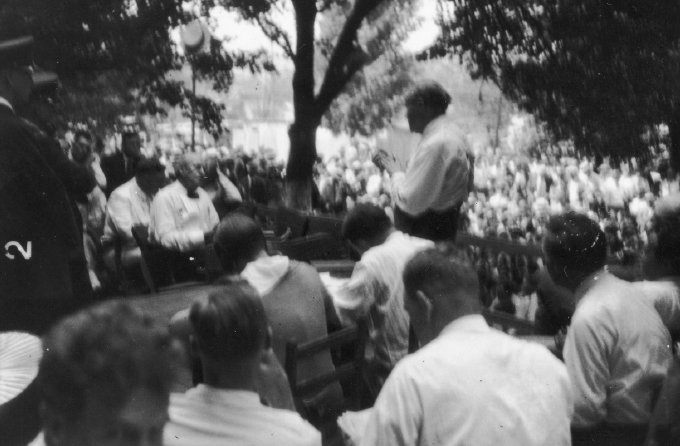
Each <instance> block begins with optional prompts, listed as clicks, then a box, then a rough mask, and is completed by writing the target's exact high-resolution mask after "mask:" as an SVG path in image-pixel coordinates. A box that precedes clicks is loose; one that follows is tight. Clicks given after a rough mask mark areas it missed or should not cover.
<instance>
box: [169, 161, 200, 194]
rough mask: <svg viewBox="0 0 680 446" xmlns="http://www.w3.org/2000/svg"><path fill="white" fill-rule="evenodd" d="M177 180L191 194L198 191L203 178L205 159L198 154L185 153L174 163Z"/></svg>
mask: <svg viewBox="0 0 680 446" xmlns="http://www.w3.org/2000/svg"><path fill="white" fill-rule="evenodd" d="M174 166H175V172H176V173H177V179H178V180H179V182H180V183H182V185H183V186H184V187H185V188H186V190H187V191H188V192H189V193H192V192H194V191H196V189H198V186H199V185H200V184H201V179H202V178H203V175H204V174H205V173H204V170H203V159H202V157H201V155H199V154H197V153H184V154H182V155H180V156H179V157H178V158H177V159H176V160H175V163H174Z"/></svg>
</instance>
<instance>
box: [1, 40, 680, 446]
mask: <svg viewBox="0 0 680 446" xmlns="http://www.w3.org/2000/svg"><path fill="white" fill-rule="evenodd" d="M2 32H3V29H2V28H0V33H2ZM0 38H4V36H3V35H2V34H0ZM31 48H32V38H31V37H30V36H13V37H12V38H11V39H9V40H0V242H1V243H0V245H2V246H4V248H5V253H4V254H5V255H4V256H1V257H0V260H1V262H0V268H1V269H0V336H1V335H2V332H5V331H9V330H22V331H30V332H33V333H36V334H39V335H44V337H43V340H42V342H43V347H44V348H43V355H42V358H41V360H40V363H39V367H38V372H37V377H36V378H35V380H34V381H33V382H32V383H31V384H30V385H28V387H26V388H25V389H23V390H22V391H21V393H19V394H18V395H17V396H16V397H14V398H12V399H11V400H9V401H7V402H4V404H0V441H2V442H3V444H7V445H9V446H13V445H26V444H29V443H30V444H31V445H35V446H40V445H46V446H67V445H102V444H104V445H106V444H111V445H141V444H151V445H161V444H168V445H177V446H181V445H213V444H215V445H217V444H255V445H271V444H285V445H309V446H311V445H321V444H322V442H326V443H327V444H329V443H330V442H331V441H333V440H335V441H337V440H339V438H338V437H337V436H335V437H333V434H336V433H337V431H334V430H333V429H330V430H327V427H328V426H327V425H326V424H324V423H322V422H321V420H327V419H328V417H331V419H332V420H334V419H335V418H337V416H338V415H339V414H340V412H341V411H342V410H343V408H344V403H345V394H346V393H348V389H347V387H346V384H345V383H343V382H340V383H338V382H326V381H316V380H315V377H317V376H318V375H320V374H324V373H333V372H334V371H335V370H337V369H336V368H337V367H339V365H338V361H339V359H342V356H343V354H345V355H346V353H343V351H342V350H338V351H328V350H321V349H312V350H313V351H312V353H311V356H310V357H308V358H306V359H304V360H300V361H298V362H295V363H294V366H293V368H291V369H289V370H290V371H291V372H292V373H294V375H293V376H294V378H292V376H287V375H286V372H285V371H284V370H283V368H282V364H286V363H288V362H290V359H291V358H288V357H287V355H288V354H289V348H288V345H290V344H291V343H293V344H304V343H311V344H312V345H318V344H316V343H314V342H312V341H316V340H319V339H323V338H327V337H329V335H332V333H334V332H338V331H339V330H342V329H343V327H355V329H356V330H359V327H364V325H365V326H366V327H367V333H366V335H367V340H366V345H365V346H364V347H365V348H364V351H361V350H359V353H360V354H359V355H357V354H356V352H354V354H353V355H352V359H354V360H355V361H357V362H358V363H359V364H360V367H359V368H358V370H360V371H361V372H362V377H361V379H360V380H359V383H360V384H362V385H361V389H362V392H363V394H362V395H361V397H362V398H361V399H360V401H358V403H360V405H361V406H362V408H364V409H365V411H363V412H360V415H357V417H359V418H362V419H363V422H361V423H358V424H355V429H349V428H348V427H347V426H345V427H346V428H347V430H344V433H345V434H346V435H347V436H348V437H349V439H348V441H351V442H353V443H355V444H359V445H366V446H372V445H394V444H399V445H419V444H423V445H435V444H454V445H458V444H461V445H462V444H475V445H476V444H479V445H486V444H507V445H536V446H539V445H569V444H572V443H573V444H578V445H580V444H598V445H610V444H611V445H613V444H617V445H624V446H625V445H631V446H632V445H642V444H655V445H656V444H664V445H665V444H677V442H678V441H680V435H679V432H680V419H678V416H679V414H680V398H678V395H680V393H679V392H678V388H677V387H678V384H677V383H678V376H680V362H679V361H678V357H677V356H676V347H677V345H676V339H675V338H674V337H673V336H674V335H675V334H677V333H678V331H679V330H680V283H679V281H678V277H679V276H680V236H679V235H678V231H677V227H678V222H679V221H680V193H678V190H677V189H678V187H677V181H676V180H675V179H674V177H673V175H671V172H670V171H669V169H666V168H665V167H663V165H662V159H663V157H659V156H655V157H650V158H651V159H652V160H654V161H652V163H649V162H647V164H645V165H641V164H640V162H639V161H638V162H634V161H633V160H625V162H620V163H618V162H617V163H614V162H613V161H611V160H608V161H604V160H597V161H596V159H595V158H588V157H577V156H575V155H574V153H573V152H570V151H569V150H566V151H565V150H562V149H561V148H558V149H556V148H551V149H549V150H547V151H546V152H545V153H540V154H538V155H536V156H533V157H528V158H527V159H526V160H524V161H519V160H517V159H515V158H512V159H511V158H509V157H504V156H503V155H498V154H496V153H494V152H493V151H488V152H487V153H482V154H476V156H474V155H475V154H472V153H470V151H469V149H468V146H467V144H466V142H465V138H464V137H463V135H462V132H461V131H460V129H459V128H457V127H456V126H455V125H453V124H452V123H451V122H450V121H449V120H448V119H447V116H446V110H447V108H448V106H449V104H450V102H451V97H450V95H449V94H448V93H447V92H446V91H445V90H444V88H443V87H442V86H441V85H439V84H437V83H435V82H431V81H426V82H422V83H418V84H416V85H414V87H413V89H412V90H411V92H410V93H409V95H408V96H407V98H406V109H407V118H408V121H409V126H410V128H411V130H412V131H413V132H415V133H419V134H421V135H422V137H421V139H420V142H419V143H418V145H417V147H416V148H414V151H413V154H412V156H411V158H410V160H409V162H408V163H407V165H400V164H398V163H397V162H396V159H395V158H394V157H391V156H390V154H389V153H386V152H378V153H377V154H369V153H370V151H367V150H364V149H362V150H361V151H359V150H357V154H356V155H355V156H354V157H350V159H349V160H348V159H344V160H341V159H340V157H338V158H336V159H332V160H330V161H329V162H327V163H319V164H318V165H317V170H316V178H315V179H316V180H317V181H316V182H315V187H314V188H313V194H312V196H313V200H312V201H313V207H314V208H315V209H316V210H318V211H320V212H326V213H332V214H334V215H336V216H338V217H339V218H341V219H342V225H341V226H342V227H341V238H342V240H343V241H344V242H345V243H346V245H347V247H348V249H350V250H351V251H352V253H353V255H354V256H355V258H356V259H357V261H356V263H355V264H354V266H353V270H352V273H351V276H350V277H349V278H348V279H347V280H344V281H341V283H340V284H339V285H338V286H337V287H335V288H331V287H330V286H327V284H328V283H330V282H328V280H329V279H326V281H324V279H323V278H322V276H321V275H320V274H319V273H318V271H317V270H316V269H315V268H314V267H313V266H312V265H310V264H308V263H304V262H299V261H296V260H295V259H292V258H289V257H287V256H285V255H283V254H280V253H273V252H270V251H269V250H268V249H267V240H266V237H265V233H264V230H263V228H262V227H261V225H260V224H259V223H258V222H257V221H256V219H255V218H253V216H252V213H249V212H248V208H249V207H251V206H253V204H260V205H265V206H275V205H277V204H280V203H281V200H282V194H283V181H284V172H283V171H282V170H281V169H280V167H279V166H277V164H276V163H275V162H273V160H271V159H269V158H267V157H261V158H253V157H249V156H246V155H245V154H243V153H238V152H233V153H228V152H226V153H225V152H224V151H220V150H215V149H207V150H202V151H195V150H191V151H186V152H182V153H178V154H175V155H173V156H172V157H170V158H168V157H167V154H164V153H160V154H159V153H155V152H154V151H150V150H148V148H143V147H142V144H141V140H140V137H139V134H138V133H137V132H136V131H128V132H124V133H123V135H122V138H121V147H120V150H118V151H115V152H114V153H110V154H104V153H101V152H100V148H101V147H99V144H97V141H98V138H96V137H95V136H94V135H91V134H90V133H89V132H87V131H83V130H79V131H77V132H75V133H74V135H73V141H72V143H71V145H70V146H69V147H68V150H67V151H65V150H63V148H62V147H61V145H60V144H58V142H57V141H55V140H53V139H52V138H50V137H48V136H47V135H46V134H45V133H43V132H42V131H40V130H39V129H38V128H36V127H35V126H34V125H33V124H31V123H30V122H27V121H25V120H24V119H22V118H21V117H20V114H19V113H20V109H21V106H22V105H24V104H25V103H27V102H28V101H29V99H30V93H31V89H32V88H33V86H34V80H33V71H32V58H31V57H30V52H31ZM149 152H152V153H149ZM369 157H370V158H371V159H370V160H369V159H368V158H369ZM461 228H462V229H464V230H466V231H467V232H468V233H469V234H472V235H473V236H474V235H476V236H480V237H483V238H484V239H485V240H496V241H504V240H511V241H515V242H517V246H525V247H526V246H529V245H530V244H531V245H532V246H534V247H536V248H537V249H540V252H538V253H537V256H536V257H541V259H537V258H534V257H532V256H530V255H526V254H517V253H513V252H506V253H503V252H502V253H500V254H496V253H495V251H494V250H489V249H487V248H480V247H478V246H475V245H474V244H471V245H470V246H469V247H468V248H467V249H465V248H461V247H459V246H456V245H455V244H454V243H453V242H454V241H455V240H456V237H457V236H458V235H459V234H458V231H459V230H460V229H461ZM523 252H524V251H523ZM142 255H144V256H145V258H148V259H149V260H151V259H154V260H155V261H154V262H150V263H152V264H153V265H156V266H157V267H160V268H159V269H160V271H156V272H159V273H165V274H169V275H172V276H173V278H172V279H173V280H176V279H177V278H178V277H179V276H181V278H180V279H192V278H196V277H199V276H201V275H203V276H205V273H206V272H205V269H206V268H207V265H208V263H209V257H210V256H211V255H212V256H214V261H215V262H217V264H218V265H216V266H217V267H218V269H219V275H220V276H219V278H218V279H217V280H216V281H214V282H213V283H212V284H210V285H204V286H205V288H203V287H201V289H200V292H197V294H196V295H192V296H193V297H192V298H191V299H190V300H191V301H188V302H186V308H184V309H182V310H181V311H179V312H178V313H176V314H175V315H174V316H173V317H172V319H171V320H159V317H158V315H150V314H146V313H145V312H144V311H142V310H140V308H139V307H138V305H139V302H138V301H137V304H136V303H135V301H126V299H124V298H116V299H111V301H109V302H104V303H98V304H94V301H93V299H92V289H97V288H98V287H100V286H101V282H100V279H101V278H103V277H104V276H107V275H108V276H110V277H112V278H113V279H112V282H113V283H114V284H120V283H122V281H123V280H125V281H127V280H130V281H132V282H134V281H135V279H137V280H138V281H139V279H140V277H139V275H142V276H143V275H144V274H146V273H148V271H145V269H144V268H142V267H141V259H142ZM145 263H146V262H145ZM615 265H618V266H634V267H635V268H637V269H635V268H633V269H634V274H632V276H635V277H632V276H631V275H629V276H626V272H625V271H620V270H615V268H614V266H615ZM148 266H149V265H147V267H148ZM136 275H137V276H136ZM622 276H626V277H624V278H625V279H627V280H624V278H622ZM633 278H634V279H635V280H631V279H633ZM638 279H645V280H638ZM177 292H178V295H179V296H180V297H186V296H185V294H183V293H185V292H186V290H184V291H182V290H181V289H180V290H179V291H177ZM534 294H535V295H536V297H535V300H536V302H535V304H534V307H536V308H535V310H531V307H532V304H531V297H530V296H531V295H534ZM187 296H188V294H187ZM523 298H527V299H524V300H525V301H526V300H528V303H527V302H523ZM486 307H490V308H491V309H492V310H501V311H506V312H510V313H513V314H518V312H522V313H523V314H524V317H526V318H529V319H536V321H537V323H536V329H537V330H538V329H539V325H540V324H544V325H552V326H553V327H556V328H557V330H560V329H566V334H564V333H561V334H560V336H558V339H559V340H560V342H555V343H554V345H552V346H551V348H546V347H545V346H544V345H540V344H539V343H538V342H535V340H531V339H519V338H518V337H517V336H512V334H511V333H504V332H502V331H500V330H495V329H492V328H491V327H490V326H489V323H488V322H487V319H486V317H485V315H487V314H489V313H488V308H486ZM541 312H542V313H541ZM538 315H541V319H540V320H539V317H538ZM557 330H556V331H557ZM357 337H359V336H358V335H357ZM359 344H360V345H362V346H363V343H359ZM13 347H18V348H21V345H18V346H17V345H9V346H5V345H3V348H7V349H8V350H11V349H12V348H13ZM10 354H11V352H10ZM189 369H190V370H192V372H193V387H191V388H189V389H182V390H181V391H175V390H177V389H175V388H174V384H176V382H177V377H176V373H177V372H179V371H182V370H184V371H186V370H189ZM353 370H354V369H353ZM289 379H296V380H297V381H294V382H291V381H290V380H289ZM299 381H306V382H307V383H310V382H311V383H315V385H316V386H315V387H313V388H312V390H311V391H310V393H309V394H305V395H301V394H298V393H297V392H294V391H293V389H296V388H297V387H298V386H297V384H298V382H299ZM354 384H357V382H355V383H354ZM364 384H365V385H364ZM343 385H345V387H344V388H343ZM364 387H365V388H364ZM355 402H356V401H355ZM312 421H315V423H312ZM356 426H361V428H358V427H356ZM322 431H323V432H322Z"/></svg>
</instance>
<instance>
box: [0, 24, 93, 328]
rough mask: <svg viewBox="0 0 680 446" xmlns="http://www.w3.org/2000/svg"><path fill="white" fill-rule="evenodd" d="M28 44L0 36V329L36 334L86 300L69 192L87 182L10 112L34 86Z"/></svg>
mask: <svg viewBox="0 0 680 446" xmlns="http://www.w3.org/2000/svg"><path fill="white" fill-rule="evenodd" d="M3 34H5V33H3ZM3 37H5V39H3ZM32 46H33V38H32V37H31V36H21V35H18V36H17V35H14V36H7V35H4V36H2V35H0V331H5V330H25V331H32V332H36V333H40V332H42V331H44V330H45V329H46V328H47V327H48V326H49V325H50V323H51V322H53V321H54V320H55V319H56V318H57V317H59V316H60V315H62V314H64V313H66V312H68V311H70V310H71V309H73V308H76V307H78V306H80V305H83V304H84V303H85V302H86V301H87V300H88V299H89V297H90V293H91V288H90V287H89V282H85V281H84V280H83V279H87V272H86V270H85V269H84V268H85V260H84V256H83V248H82V236H81V234H80V230H79V227H78V225H77V223H76V220H75V215H74V213H73V208H72V206H71V201H70V199H69V190H72V191H73V192H76V191H83V192H85V193H86V192H87V190H86V189H87V188H88V187H89V189H91V185H93V183H92V179H91V178H90V179H89V180H88V179H87V178H86V177H85V176H84V175H85V174H83V176H80V171H76V170H74V169H71V168H70V167H69V166H70V165H69V164H68V159H66V156H65V155H64V154H63V152H57V151H56V148H55V147H54V146H53V145H51V141H50V140H49V138H48V137H47V136H46V135H44V134H43V133H41V132H40V131H39V130H38V129H37V128H36V127H35V126H33V125H32V124H30V123H28V122H27V121H25V120H23V119H21V118H20V117H19V116H17V114H16V108H20V107H22V106H24V105H26V104H27V103H28V100H29V96H30V93H31V90H32V88H33V84H34V83H33V70H32V51H31V50H32ZM64 180H68V181H69V182H71V183H73V184H65V183H64ZM80 181H82V182H83V183H82V184H81V183H79V182H80ZM81 270H82V271H81Z"/></svg>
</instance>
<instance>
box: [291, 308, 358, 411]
mask: <svg viewBox="0 0 680 446" xmlns="http://www.w3.org/2000/svg"><path fill="white" fill-rule="evenodd" d="M367 337H368V330H367V326H366V323H365V322H363V321H362V322H360V323H358V324H357V325H355V326H352V327H347V328H343V329H341V330H338V331H336V332H334V333H331V334H330V335H328V336H326V337H323V338H320V339H315V340H312V341H309V342H305V343H303V344H297V343H291V342H289V343H287V344H286V361H285V370H286V374H287V375H288V382H289V383H290V389H291V392H292V394H293V398H294V399H295V400H296V403H297V402H300V401H301V400H302V399H303V398H305V397H308V396H311V395H314V394H315V393H316V392H318V391H319V390H321V389H323V388H324V387H326V386H328V385H330V384H332V383H333V382H336V381H337V382H339V383H340V384H341V385H342V387H343V389H344V393H345V400H344V401H343V404H342V406H343V407H342V408H341V409H343V410H358V409H361V401H362V397H363V393H364V386H363V374H364V354H365V349H366V339H367ZM348 345H350V346H351V347H352V350H351V357H350V358H348V359H349V362H345V363H341V364H336V369H335V370H334V371H332V372H328V373H324V374H321V375H319V376H315V377H312V378H309V379H306V380H303V381H299V380H298V378H297V363H298V361H299V360H301V359H305V358H309V357H312V356H314V355H315V354H317V353H319V352H321V351H323V350H331V352H333V351H336V352H337V351H338V350H340V349H342V348H343V347H345V348H346V347H347V346H348ZM343 352H344V349H343Z"/></svg>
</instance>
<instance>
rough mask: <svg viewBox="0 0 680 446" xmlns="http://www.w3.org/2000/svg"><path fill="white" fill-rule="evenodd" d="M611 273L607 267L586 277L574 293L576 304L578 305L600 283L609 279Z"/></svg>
mask: <svg viewBox="0 0 680 446" xmlns="http://www.w3.org/2000/svg"><path fill="white" fill-rule="evenodd" d="M609 275H610V274H609V271H607V267H606V266H605V267H603V268H600V269H598V270H597V271H595V272H594V273H592V274H591V275H589V276H588V277H586V278H585V279H584V280H583V282H581V284H580V285H579V286H578V287H576V290H575V291H574V297H575V300H576V302H577V303H578V302H579V301H580V300H581V298H582V297H583V296H585V294H586V293H587V292H588V291H590V289H591V288H592V287H594V286H595V285H597V284H598V283H599V281H601V280H604V279H606V278H608V277H609Z"/></svg>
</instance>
